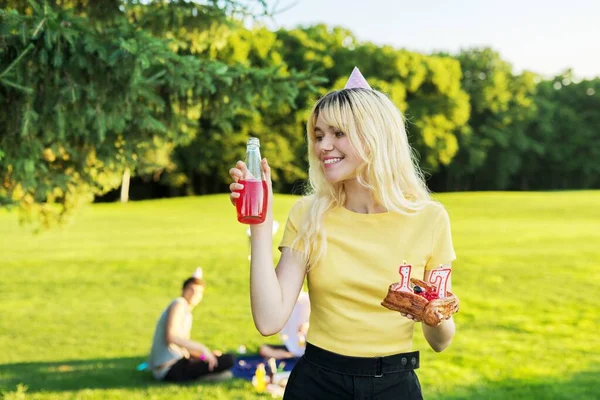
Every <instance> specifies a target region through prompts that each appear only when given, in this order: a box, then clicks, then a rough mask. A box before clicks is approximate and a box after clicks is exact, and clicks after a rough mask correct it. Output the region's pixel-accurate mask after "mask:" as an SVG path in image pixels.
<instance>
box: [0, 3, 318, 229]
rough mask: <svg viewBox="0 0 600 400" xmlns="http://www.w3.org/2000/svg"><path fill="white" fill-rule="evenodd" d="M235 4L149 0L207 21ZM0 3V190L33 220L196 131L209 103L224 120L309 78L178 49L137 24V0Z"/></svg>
mask: <svg viewBox="0 0 600 400" xmlns="http://www.w3.org/2000/svg"><path fill="white" fill-rule="evenodd" d="M236 5H238V3H237V2H229V1H223V2H221V1H211V2H208V3H207V4H204V5H197V4H196V5H194V4H191V5H190V3H188V2H184V1H181V2H178V1H174V2H166V1H160V2H155V3H153V4H152V5H151V6H149V7H150V8H149V9H148V10H150V11H152V10H154V8H156V12H157V13H159V12H162V13H166V14H169V12H171V13H172V15H174V16H177V15H181V14H178V13H181V12H183V13H184V15H187V20H186V22H187V23H190V24H191V23H193V22H194V21H195V22H197V26H200V27H205V28H206V29H208V30H210V29H216V28H215V26H216V25H215V24H216V23H219V22H221V23H223V24H225V23H229V20H228V19H227V18H228V15H230V14H231V13H233V12H234V11H232V10H233V9H232V7H234V9H235V7H236ZM2 6H3V7H5V8H4V9H2V10H0V13H1V14H0V17H1V18H2V23H1V24H0V25H1V28H0V29H1V31H0V34H1V38H0V43H2V46H1V48H0V105H1V107H0V128H1V129H2V130H1V134H0V176H1V177H2V182H3V185H2V187H1V188H0V201H1V202H2V204H3V205H5V206H6V205H16V206H19V207H20V208H21V209H22V210H23V211H25V213H23V214H22V215H23V216H26V217H27V218H28V219H29V220H36V218H37V217H39V218H40V219H39V221H42V222H43V223H46V224H47V223H49V222H50V221H52V220H54V219H55V217H56V216H62V215H64V214H65V213H67V212H68V211H70V210H72V209H73V208H74V207H75V206H76V205H77V204H79V203H81V202H83V201H90V200H91V198H92V197H93V195H94V194H97V193H103V192H105V191H107V190H109V189H112V188H115V187H118V186H119V185H120V181H121V175H122V173H123V171H124V170H125V169H126V168H130V169H131V170H132V171H135V170H136V167H137V166H138V165H140V156H141V155H144V154H147V153H148V152H152V151H155V150H157V149H158V148H160V146H173V145H177V144H182V143H189V142H190V141H192V140H193V139H194V137H196V135H197V134H198V131H199V128H201V127H202V123H203V122H202V121H206V120H207V114H210V117H209V118H210V123H211V125H212V126H218V127H227V126H231V121H232V119H234V118H235V116H236V115H237V114H238V112H239V110H242V109H243V110H252V109H254V105H253V99H254V98H256V96H260V98H261V99H262V101H263V102H265V103H267V104H268V103H270V102H275V101H276V100H277V101H283V102H288V103H293V99H294V96H295V94H296V93H297V90H298V89H297V87H298V82H299V81H305V80H306V78H307V77H306V76H304V75H302V74H300V73H296V72H293V71H291V72H289V71H288V72H286V73H282V72H281V71H280V70H279V69H278V68H260V67H249V66H246V65H244V64H242V63H233V64H226V63H224V62H221V61H218V60H213V59H210V58H207V57H202V56H196V55H194V54H186V53H185V52H181V53H180V52H178V51H177V50H174V49H173V47H177V46H178V42H177V41H176V40H175V39H173V40H170V41H169V40H165V39H163V38H161V37H157V36H155V35H154V34H153V33H152V32H151V31H149V30H147V29H142V28H143V27H146V26H147V25H146V24H148V23H149V22H148V21H149V20H151V18H150V13H149V12H148V13H140V10H141V8H140V7H141V6H140V5H139V4H138V2H136V1H131V2H126V3H121V2H119V1H110V2H87V1H61V2H59V1H56V2H52V3H48V4H44V5H43V6H42V5H41V4H39V3H37V2H35V1H28V2H27V3H25V2H23V1H8V2H6V1H4V2H2ZM182 10H183V11H182ZM242 11H243V9H242ZM185 13H188V14H189V15H188V14H185ZM174 18H176V17H174ZM207 99H210V101H211V102H212V103H211V107H210V110H209V111H207V110H206V108H207V107H206V104H207Z"/></svg>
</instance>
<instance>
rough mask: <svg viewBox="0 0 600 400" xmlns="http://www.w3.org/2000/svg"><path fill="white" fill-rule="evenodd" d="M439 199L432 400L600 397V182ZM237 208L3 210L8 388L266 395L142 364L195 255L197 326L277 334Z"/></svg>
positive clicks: (187, 201) (0, 340) (2, 305)
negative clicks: (444, 332) (39, 219)
mask: <svg viewBox="0 0 600 400" xmlns="http://www.w3.org/2000/svg"><path fill="white" fill-rule="evenodd" d="M439 199H440V200H441V201H442V202H443V203H444V204H445V205H446V208H447V209H448V211H449V213H450V216H451V220H452V227H453V234H454V241H455V248H456V252H457V254H458V260H457V261H456V263H455V264H454V273H453V277H454V279H453V280H454V289H455V290H454V291H455V292H456V293H457V294H458V295H459V297H460V299H461V312H460V313H458V314H457V315H456V323H457V326H458V332H457V335H456V337H455V339H454V343H453V344H452V345H451V347H450V348H448V349H447V350H446V351H444V352H443V353H439V354H436V353H434V352H433V351H431V350H428V349H427V347H426V345H425V342H424V340H423V338H422V335H421V333H420V329H418V330H417V334H416V338H417V339H416V341H415V348H418V349H421V350H422V359H423V360H422V368H421V369H420V370H419V371H418V372H419V377H420V379H421V383H422V386H423V390H424V395H425V398H427V399H452V400H455V399H495V400H501V399H502V400H504V399H510V398H518V399H536V400H537V399H564V400H567V399H600V389H599V386H598V383H597V382H598V376H600V350H599V348H600V347H599V346H600V335H599V334H598V327H600V313H599V312H598V308H597V306H598V300H600V295H599V293H600V273H599V270H598V268H599V267H600V207H599V205H600V192H597V191H596V192H556V193H456V194H444V195H440V196H439ZM294 201H295V198H294V197H292V196H278V197H277V199H276V203H275V204H276V208H275V214H276V219H278V220H279V221H281V222H282V223H284V222H285V218H286V215H287V212H288V210H289V208H290V207H291V205H292V204H293V202H294ZM234 214H235V213H234V209H233V207H231V206H230V205H229V203H228V201H227V199H226V196H225V195H217V196H206V197H196V198H181V199H170V200H157V201H147V202H135V203H129V204H126V205H121V204H96V205H93V206H90V207H88V208H86V209H85V210H83V211H82V212H81V213H79V214H78V215H77V216H76V218H75V219H74V220H73V221H72V222H71V223H70V224H69V225H68V226H66V227H64V228H63V229H60V230H52V231H48V232H44V233H42V234H39V235H33V234H31V233H30V232H29V231H28V230H27V229H26V228H23V227H20V226H18V224H17V222H16V220H17V218H16V216H15V215H13V214H9V213H6V212H3V213H0V238H1V239H0V390H2V391H4V392H5V397H6V398H7V399H19V398H31V399H171V398H177V399H198V398H203V399H254V398H260V396H258V395H256V394H254V393H253V391H252V387H251V385H250V384H248V383H247V382H245V381H241V380H232V381H229V382H226V383H194V384H189V385H183V386H179V385H171V384H161V383H157V382H154V381H153V380H152V379H151V377H149V376H148V375H147V374H145V373H140V372H137V371H136V370H135V367H136V365H137V364H138V363H139V362H141V361H143V360H144V358H145V357H146V353H147V351H148V349H149V345H150V340H151V336H152V332H153V329H154V324H155V322H156V319H157V317H158V316H159V314H160V312H161V311H162V309H163V308H164V307H165V305H166V304H167V303H168V302H169V301H170V300H171V299H172V298H173V297H175V296H177V295H178V293H179V286H180V284H181V281H182V280H183V279H184V278H185V277H187V276H188V275H189V274H190V273H191V272H192V271H193V269H194V268H195V267H196V266H198V265H201V266H203V268H204V273H205V277H206V279H207V281H208V285H209V286H208V287H207V290H206V292H205V297H204V301H203V303H202V304H201V305H200V306H198V308H197V309H196V310H195V311H194V321H195V322H194V328H193V332H192V337H195V338H196V339H198V340H200V341H202V342H204V343H206V344H207V345H209V346H210V347H214V348H217V349H221V350H224V351H235V349H237V347H238V346H239V345H241V344H245V345H246V346H247V347H248V349H249V350H250V351H255V350H256V349H257V347H258V345H259V344H260V343H262V342H263V341H265V340H267V341H269V342H273V343H276V342H277V337H271V338H268V339H264V338H262V337H261V336H260V335H259V334H258V333H257V332H256V330H255V328H254V326H253V323H252V318H251V315H250V306H249V294H248V261H247V255H248V240H247V236H246V233H245V228H246V227H245V226H242V225H240V224H238V223H237V221H236V220H235V215H234ZM281 234H282V232H281V230H280V232H279V233H278V234H277V236H276V240H275V242H278V240H279V239H280V238H281ZM274 254H275V255H276V253H275V252H274ZM19 384H23V385H25V386H27V389H26V390H25V391H23V389H22V388H21V389H18V388H17V386H18V385H19ZM0 397H2V396H1V395H0ZM264 398H268V397H267V396H264Z"/></svg>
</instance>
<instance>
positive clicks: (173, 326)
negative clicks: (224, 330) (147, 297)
mask: <svg viewBox="0 0 600 400" xmlns="http://www.w3.org/2000/svg"><path fill="white" fill-rule="evenodd" d="M204 287H205V281H204V276H203V273H202V268H200V267H198V268H196V270H195V271H194V273H193V275H192V276H190V277H189V278H187V279H186V280H185V281H184V282H183V285H182V288H181V296H180V297H177V298H176V299H175V300H173V301H172V302H171V303H169V305H168V306H167V308H165V310H164V311H163V312H162V314H161V316H160V318H159V319H158V322H157V323H156V328H155V331H154V337H153V340H152V348H151V350H150V356H149V359H148V367H149V368H150V370H151V371H152V373H153V375H154V377H155V378H156V379H157V380H162V381H171V382H185V381H190V380H194V379H197V378H201V377H205V378H209V379H210V378H211V377H213V378H215V377H218V378H226V377H231V376H232V375H231V372H229V371H228V370H229V369H230V368H231V367H233V365H234V363H235V357H234V356H233V354H221V353H220V352H217V351H212V350H210V349H209V348H208V347H207V346H205V345H204V344H202V343H200V342H197V341H195V340H192V339H190V333H191V330H192V310H193V309H194V307H196V306H197V305H198V304H199V303H200V302H201V301H202V297H203V296H204ZM227 373H228V374H227Z"/></svg>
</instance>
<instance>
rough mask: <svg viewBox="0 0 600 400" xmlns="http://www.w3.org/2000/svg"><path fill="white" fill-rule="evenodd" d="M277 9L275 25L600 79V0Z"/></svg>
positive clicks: (463, 0)
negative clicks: (488, 52)
mask: <svg viewBox="0 0 600 400" xmlns="http://www.w3.org/2000/svg"><path fill="white" fill-rule="evenodd" d="M271 5H272V6H274V2H273V1H271ZM277 7H278V9H279V10H281V12H279V13H276V15H275V17H274V20H272V21H269V22H267V24H268V26H269V27H271V28H278V27H285V28H293V27H296V26H297V25H312V24H316V23H325V24H327V25H329V26H342V27H344V28H347V29H348V30H350V31H351V32H352V33H353V34H354V35H355V37H356V38H357V39H358V40H359V41H369V42H373V43H376V44H379V45H383V44H388V45H391V46H393V47H395V48H404V49H408V50H414V51H418V52H421V53H431V52H434V51H447V52H450V53H455V52H458V51H459V50H460V49H461V48H469V47H482V46H489V47H491V48H493V49H494V50H496V51H498V52H499V53H500V55H501V57H502V59H504V60H506V61H508V62H509V63H511V64H512V65H513V67H514V71H515V72H521V71H523V70H529V71H533V72H536V73H538V74H541V75H543V76H545V77H550V76H553V75H556V74H558V73H560V72H562V71H564V70H565V69H567V68H571V69H572V70H573V72H574V75H575V77H576V78H579V79H585V78H588V79H589V78H593V77H600V0H570V1H556V0H546V1H540V0H520V1H516V0H480V1H475V0H446V1H444V0H412V1H406V0H362V1H358V0H278V5H277ZM286 8H287V10H286ZM359 67H360V66H359Z"/></svg>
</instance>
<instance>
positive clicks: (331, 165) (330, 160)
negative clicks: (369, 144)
mask: <svg viewBox="0 0 600 400" xmlns="http://www.w3.org/2000/svg"><path fill="white" fill-rule="evenodd" d="M313 140H314V142H313V151H314V154H315V156H316V157H317V158H318V159H319V161H320V163H321V168H323V174H324V175H325V178H326V179H327V181H328V182H330V183H339V182H343V181H347V180H351V179H355V178H356V170H357V168H358V167H359V166H360V165H361V163H362V161H361V159H360V158H359V156H358V153H357V152H356V150H355V149H354V147H353V146H352V143H350V140H349V139H348V135H347V134H346V133H345V132H342V131H341V130H340V129H338V128H337V127H335V126H331V125H328V124H327V122H326V121H325V119H324V118H323V115H322V114H321V115H319V117H318V118H317V121H316V124H315V127H314V139H313Z"/></svg>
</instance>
